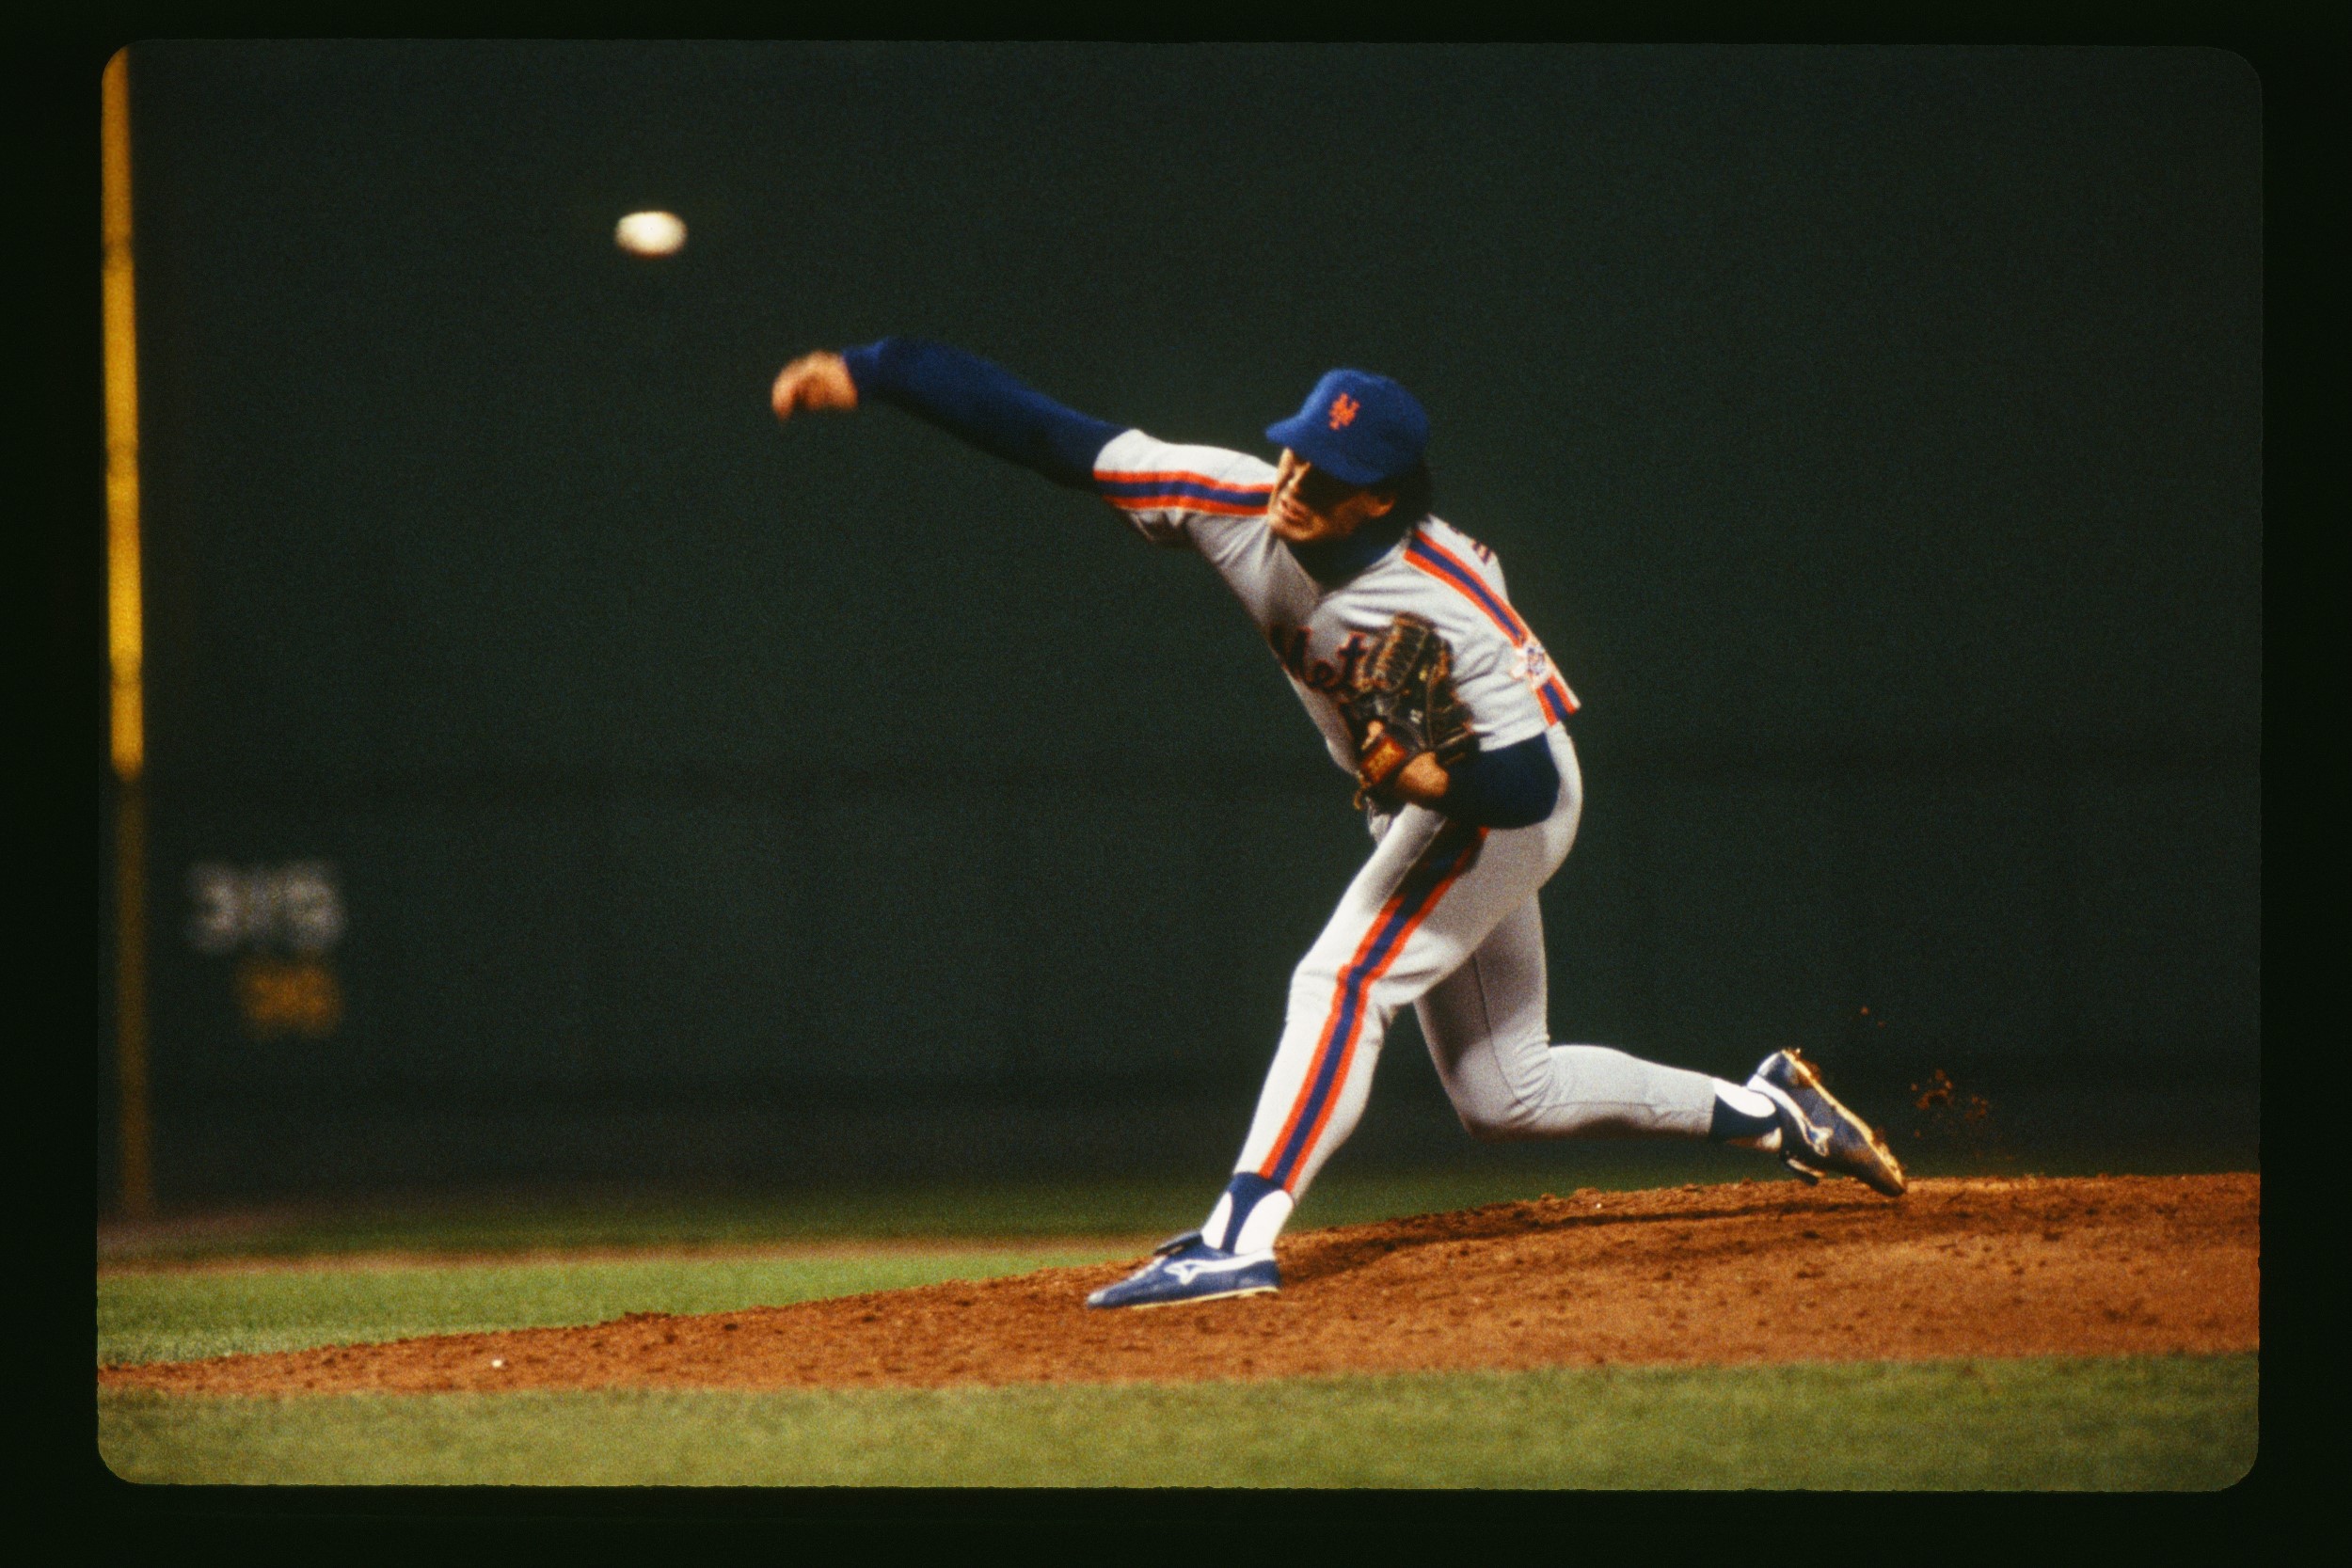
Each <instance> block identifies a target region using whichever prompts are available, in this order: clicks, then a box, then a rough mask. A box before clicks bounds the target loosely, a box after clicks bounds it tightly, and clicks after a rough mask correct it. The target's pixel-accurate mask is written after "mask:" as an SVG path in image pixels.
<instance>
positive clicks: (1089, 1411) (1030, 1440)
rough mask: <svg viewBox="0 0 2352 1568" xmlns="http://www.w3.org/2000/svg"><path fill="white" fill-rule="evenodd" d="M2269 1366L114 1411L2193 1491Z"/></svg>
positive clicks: (592, 1462) (1436, 1481) (572, 1449)
mask: <svg viewBox="0 0 2352 1568" xmlns="http://www.w3.org/2000/svg"><path fill="white" fill-rule="evenodd" d="M2256 1384H2257V1362H2256V1358H2255V1357H2254V1356H2253V1355H2250V1354H2249V1355H2230V1356H2209V1357H2191V1356H2173V1357H2163V1358H2139V1359H2128V1360H2126V1359H2102V1360H2030V1361H1951V1362H1929V1363H1911V1364H1904V1363H1871V1364H1857V1365H1811V1366H1796V1367H1776V1368H1739V1369H1705V1370H1681V1369H1673V1370H1668V1369H1638V1370H1636V1369H1622V1370H1550V1371H1535V1372H1512V1373H1503V1372H1486V1373H1463V1374H1444V1375H1426V1374H1416V1375H1409V1376H1390V1377H1348V1378H1312V1379H1295V1380H1289V1381H1282V1382H1266V1383H1212V1384H1195V1385H1141V1386H1118V1387H1065V1388H1049V1387H1039V1386H1022V1387H1013V1388H1001V1389H941V1390H885V1391H855V1392H850V1391H825V1392H811V1393H787V1394H725V1393H672V1392H650V1391H630V1392H607V1393H575V1394H504V1395H466V1394H451V1395H429V1396H406V1397H391V1396H347V1397H335V1398H326V1397H310V1398H299V1399H285V1400H270V1399H217V1398H214V1399H206V1398H184V1397H183V1398H174V1397H170V1396H163V1395H153V1394H145V1393H122V1394H106V1395H102V1396H101V1397H100V1400H99V1405H98V1415H99V1448H100V1451H101V1452H102V1453H103V1456H104V1457H105V1460H106V1462H107V1464H108V1465H111V1466H112V1467H113V1468H114V1470H115V1471H116V1473H117V1474H119V1475H121V1476H123V1477H125V1478H126V1479H129V1480H132V1481H169V1482H179V1481H191V1482H229V1483H242V1482H278V1483H292V1484H344V1485H352V1484H371V1483H384V1482H389V1483H431V1484H470V1483H488V1484H567V1485H637V1484H662V1485H779V1484H781V1485H832V1486H873V1485H894V1486H1303V1487H1323V1486H1343V1487H1352V1486H1393V1487H1418V1486H1436V1487H1455V1486H1472V1487H1597V1488H1645V1489H1646V1488H1673V1487H1710V1488H1735V1487H1801V1488H1823V1489H1841V1490H1842V1489H1870V1488H1888V1487H1892V1488H1906V1489H1926V1490H1942V1489H1964V1490H1979V1489H2092V1490H2135V1491H2137V1490H2200V1489H2210V1488H2217V1487H2222V1486H2227V1485H2229V1484H2230V1483H2232V1482H2233V1481H2236V1480H2237V1479H2238V1478H2239V1477H2241V1476H2243V1475H2244V1474H2245V1473H2246V1471H2247V1469H2248V1467H2249V1465H2251V1464H2252V1462H2253V1457H2254V1450H2255V1439H2256V1422H2255V1388H2256Z"/></svg>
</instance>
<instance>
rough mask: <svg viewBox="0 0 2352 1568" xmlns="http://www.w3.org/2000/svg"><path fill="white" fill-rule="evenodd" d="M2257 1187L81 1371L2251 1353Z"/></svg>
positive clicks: (1759, 1223)
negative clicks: (1229, 1279)
mask: <svg viewBox="0 0 2352 1568" xmlns="http://www.w3.org/2000/svg"><path fill="white" fill-rule="evenodd" d="M2261 1199H2262V1183H2261V1178H2260V1177H2259V1176H2256V1175H2252V1174H2233V1175H2220V1176H2172V1177H2100V1178H2090V1179H2074V1178H2068V1179H2055V1178H2050V1179H2045V1178H2030V1177H2028V1178H2019V1179H2003V1180H1988V1179H1964V1180H1963V1179H1953V1180H1927V1181H1920V1182H1917V1183H1915V1185H1914V1186H1913V1188H1912V1190H1911V1192H1910V1193H1909V1194H1908V1195H1907V1196H1904V1197H1901V1198H1894V1199H1890V1198H1883V1197H1880V1196H1877V1195H1875V1194H1873V1193H1870V1192H1868V1191H1867V1190H1866V1189H1864V1188H1863V1187H1861V1186H1859V1185H1858V1184H1856V1183H1854V1182H1851V1181H1836V1182H1831V1183H1828V1184H1825V1185H1823V1186H1821V1187H1819V1188H1806V1187H1804V1186H1800V1185H1798V1184H1796V1183H1793V1182H1788V1181H1767V1182H1745V1181H1743V1182H1740V1183H1737V1184H1734V1185H1727V1186H1712V1187H1681V1188H1674V1189H1666V1190H1660V1191H1653V1192H1635V1193H1623V1192H1609V1193H1604V1192H1595V1191H1580V1192H1576V1193H1571V1194H1569V1195H1567V1196H1549V1195H1547V1196H1543V1197H1540V1198H1534V1199H1530V1200H1528V1201H1525V1202H1520V1203H1506V1204H1497V1205H1492V1206H1490V1207H1486V1208H1483V1209H1472V1210H1467V1211H1464V1212H1458V1213H1450V1214H1431V1215H1423V1216H1420V1217H1417V1218H1413V1219H1405V1220H1391V1221H1386V1222H1383V1223H1380V1224H1376V1225H1359V1226H1347V1227H1335V1228H1332V1229H1327V1230H1312V1231H1305V1232H1301V1233H1299V1234H1297V1235H1296V1236H1295V1237H1293V1238H1291V1239H1290V1240H1288V1241H1287V1242H1285V1243H1283V1246H1282V1248H1281V1263H1282V1275H1283V1288H1282V1290H1281V1291H1280V1292H1279V1294H1276V1295H1268V1296H1251V1297H1244V1298H1240V1299H1237V1300H1232V1301H1224V1302H1213V1303H1208V1304H1204V1305H1200V1306H1193V1307H1171V1308H1166V1309H1162V1310H1156V1311H1147V1312H1092V1311H1089V1310H1088V1309H1087V1308H1086V1307H1085V1306H1084V1305H1083V1300H1084V1297H1085V1294H1086V1292H1087V1291H1089V1290H1091V1289H1093V1288H1094V1287H1096V1286H1098V1285H1101V1284H1104V1283H1105V1282H1107V1281H1109V1280H1112V1279H1116V1278H1118V1277H1119V1276H1120V1275H1122V1274H1124V1273H1126V1272H1127V1271H1128V1270H1129V1269H1130V1268H1132V1267H1134V1264H1133V1263H1119V1264H1104V1265H1097V1266H1093V1267H1087V1268H1064V1269H1045V1270H1041V1271H1039V1272H1037V1273H1034V1274H1028V1275H1019V1276H1017V1277H1012V1278H1004V1279H993V1280H985V1281H978V1282H970V1283H963V1282H957V1283H948V1284H942V1285H930V1286H924V1287H921V1288H919V1289H915V1290H903V1291H879V1292H874V1293H871V1294H866V1295H857V1296H843V1297H835V1298H832V1299H829V1300H823V1301H811V1302H803V1303H799V1304H796V1305H793V1306H789V1307H753V1308H746V1309H743V1310H739V1311H731V1312H720V1313H710V1314H706V1315H700V1316H691V1317H682V1316H672V1315H669V1314H664V1313H652V1312H648V1313H635V1314H631V1315H630V1316H628V1317H626V1318H622V1319H618V1320H616V1321H613V1322H611V1323H597V1324H594V1325H591V1326H586V1327H578V1328H533V1329H517V1330H512V1331H508V1332H504V1333H495V1334H455V1335H444V1336H437V1337H433V1338H416V1339H403V1340H397V1341H393V1342H391V1343H388V1344H373V1345H357V1346H344V1347H336V1348H325V1349H317V1350H306V1351H294V1352H286V1353H281V1354H255V1355H230V1356H222V1357H219V1358H217V1359H214V1360H206V1361H183V1362H153V1363H147V1364H142V1365H135V1366H112V1367H103V1368H101V1369H100V1370H99V1374H98V1381H99V1384H100V1386H103V1387H115V1388H134V1387H135V1388H152V1389H158V1390H163V1391H167V1392H172V1393H208V1394H305V1393H318V1394H335V1393H359V1392H375V1393H435V1392H448V1391H460V1390H469V1391H480V1392H492V1391H512V1390H516V1389H524V1388H533V1389H557V1388H611V1387H669V1388H733V1389H759V1388H806V1387H825V1386H843V1387H877V1386H899V1387H909V1386H913V1387H921V1386H944V1385H953V1384H1009V1383H1107V1382H1124V1381H1152V1382H1174V1381H1189V1380H1196V1379H1204V1378H1253V1377H1293V1376H1302V1375H1309V1374H1317V1373H1339V1372H1392V1371H1436V1370H1470V1369H1476V1368H1493V1369H1506V1370H1510V1369H1526V1368H1535V1367H1559V1366H1582V1367H1590V1366H1604V1365H1613V1364H1614V1365H1632V1364H1682V1365H1692V1364H1705V1363H1714V1364H1733V1363H1745V1364H1756V1363H1764V1362H1780V1361H1862V1360H1914V1359H1928V1358H1941V1357H1952V1356H2017V1355H2147V1354H2170V1353H2199V1354H2211V1353H2222V1352H2236V1351H2248V1350H2252V1349H2255V1348H2257V1345H2258V1338H2259V1330H2258V1323H2259V1305H2260V1294H2261V1291H2260V1283H2261V1274H2260V1248H2261Z"/></svg>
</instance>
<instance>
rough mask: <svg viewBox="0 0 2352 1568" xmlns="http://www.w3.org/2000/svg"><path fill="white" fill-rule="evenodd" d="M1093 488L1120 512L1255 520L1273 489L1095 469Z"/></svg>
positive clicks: (1179, 474) (1176, 474)
mask: <svg viewBox="0 0 2352 1568" xmlns="http://www.w3.org/2000/svg"><path fill="white" fill-rule="evenodd" d="M1094 487H1095V488H1096V489H1097V490H1099V491H1101V492H1102V493H1103V496H1104V499H1106V500H1108V501H1109V502H1110V503H1111V504H1112V505H1113V506H1116V507H1118V508H1119V509H1120V511H1122V512H1160V511H1182V512H1212V513H1216V514H1219V515H1224V516H1231V517H1254V516H1256V515H1258V514H1259V513H1261V512H1263V511H1264V510H1265V508H1266V500H1267V499H1268V498H1269V497H1271V496H1272V495H1273V494H1274V486H1273V485H1272V484H1271V483H1265V484H1235V483H1232V482H1231V481H1228V480H1221V479H1212V478H1211V477H1210V476H1208V475H1207V474H1202V473H1194V472H1192V471H1190V470H1188V469H1184V468H1170V469H1162V470H1158V471H1154V472H1148V473H1145V472H1136V471H1133V470H1126V469H1119V468H1098V469H1096V470H1095V474H1094Z"/></svg>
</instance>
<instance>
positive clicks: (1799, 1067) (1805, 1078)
mask: <svg viewBox="0 0 2352 1568" xmlns="http://www.w3.org/2000/svg"><path fill="white" fill-rule="evenodd" d="M1788 1065H1789V1066H1791V1067H1793V1068H1794V1069H1796V1074H1795V1076H1796V1080H1797V1082H1798V1083H1800V1084H1803V1085H1804V1086H1805V1087H1806V1088H1808V1089H1810V1090H1812V1091H1813V1092H1814V1093H1815V1094H1818V1095H1820V1097H1821V1098H1822V1099H1823V1100H1826V1101H1829V1102H1830V1104H1831V1105H1832V1106H1834V1107H1835V1108H1836V1111H1837V1114H1838V1115H1839V1116H1841V1117H1845V1118H1846V1119H1847V1120H1848V1121H1850V1122H1851V1123H1853V1124H1854V1125H1855V1126H1856V1127H1859V1128H1861V1129H1862V1135H1863V1142H1865V1143H1867V1144H1868V1145H1869V1146H1870V1152H1871V1153H1873V1154H1875V1155H1877V1156H1878V1157H1879V1159H1880V1161H1881V1162H1882V1163H1883V1164H1884V1165H1885V1166H1886V1168H1887V1171H1888V1172H1889V1173H1890V1174H1891V1175H1892V1176H1893V1177H1894V1179H1895V1190H1894V1191H1893V1192H1891V1193H1890V1192H1887V1191H1886V1189H1885V1188H1883V1187H1882V1186H1880V1185H1879V1184H1878V1183H1877V1182H1875V1181H1867V1180H1863V1178H1861V1177H1859V1176H1856V1177H1855V1178H1854V1180H1857V1181H1861V1182H1862V1184H1863V1185H1864V1186H1866V1187H1867V1188H1869V1189H1870V1190H1871V1191H1872V1192H1875V1193H1881V1194H1883V1195H1884V1196H1888V1197H1900V1196H1902V1195H1903V1194H1904V1193H1907V1192H1909V1191H1910V1190H1911V1178H1909V1177H1908V1176H1905V1175H1904V1174H1903V1167H1902V1162H1901V1161H1899V1160H1898V1159H1896V1158H1895V1151H1894V1150H1893V1149H1891V1148H1887V1147H1886V1140H1885V1139H1884V1138H1883V1137H1881V1136H1879V1130H1878V1129H1877V1128H1875V1127H1873V1126H1871V1125H1870V1124H1869V1123H1868V1122H1867V1121H1865V1120H1863V1119H1862V1118H1861V1117H1858V1116H1855V1115H1854V1114H1853V1112H1852V1111H1851V1110H1850V1109H1849V1108H1848V1107H1847V1105H1846V1102H1845V1101H1842V1100H1840V1099H1838V1098H1837V1097H1836V1095H1834V1094H1832V1093H1830V1092H1829V1088H1828V1086H1827V1085H1824V1084H1823V1083H1822V1082H1821V1075H1820V1073H1818V1072H1816V1071H1814V1070H1813V1064H1812V1063H1811V1062H1808V1061H1806V1060H1805V1059H1804V1057H1803V1056H1800V1055H1798V1054H1797V1053H1795V1052H1794V1051H1791V1052H1789V1053H1788ZM1797 1174H1798V1175H1800V1176H1802V1175H1804V1172H1803V1171H1799V1172H1798V1173H1797ZM1814 1180H1817V1181H1818V1180H1820V1178H1819V1177H1816V1178H1814Z"/></svg>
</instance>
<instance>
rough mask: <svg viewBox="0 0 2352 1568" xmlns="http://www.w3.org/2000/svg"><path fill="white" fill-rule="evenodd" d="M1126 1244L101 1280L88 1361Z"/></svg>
mask: <svg viewBox="0 0 2352 1568" xmlns="http://www.w3.org/2000/svg"><path fill="white" fill-rule="evenodd" d="M1135 1250H1136V1249H1135V1248H1132V1247H1130V1248H1126V1249H1123V1250H1122V1249H1120V1248H1102V1247H1097V1248H1092V1249H1077V1250H1072V1249H1066V1248H1064V1249H1052V1250H1046V1249H1039V1248H1023V1249H1015V1250H1006V1249H993V1250H981V1249H977V1248H970V1247H966V1248H961V1249H958V1248H949V1247H942V1248H939V1249H936V1250H930V1249H927V1250H925V1251H922V1252H910V1253H904V1254H874V1255H869V1256H865V1257H850V1258H837V1259H835V1258H704V1259H688V1258H644V1259H583V1260H572V1261H557V1262H531V1263H520V1262H516V1263H471V1264H443V1265H437V1266H420V1267H414V1268H409V1267H401V1268H358V1269H355V1268H351V1267H348V1266H345V1265H341V1264H337V1263H333V1262H331V1261H329V1262H323V1263H322V1264H321V1265H320V1266H318V1267H315V1268H303V1267H296V1266H287V1267H283V1268H276V1269H269V1270H257V1271H250V1272H246V1271H235V1272H231V1271H225V1270H224V1271H213V1270H206V1271H202V1272H197V1271H178V1270H172V1271H159V1272H156V1273H152V1274H145V1273H119V1274H110V1275H102V1276H101V1277H100V1279H99V1281H98V1360H99V1362H100V1363H101V1364H104V1363H109V1362H126V1361H183V1360H194V1359H196V1358H199V1357H201V1356H211V1355H229V1354H234V1353H237V1352H240V1351H277V1350H300V1349H305V1348H308V1347H310V1346H312V1345H347V1344H361V1343H367V1342H372V1341H377V1340H384V1339H399V1338H407V1337H409V1336H411V1335H418V1334H465V1333H472V1332H477V1331H481V1330H487V1329H500V1328H534V1327H544V1326H548V1325H553V1324H560V1323H604V1322H607V1321H609V1320H611V1319H613V1318H617V1317H620V1316H621V1315H622V1314H624V1313H628V1312H723V1311H726V1310H728V1309H730V1308H733V1307H753V1306H769V1307H778V1306H782V1305H784V1304H785V1303H787V1302H794V1301H808V1300H812V1299H814V1298H816V1297H818V1296H840V1295H854V1294H856V1293H858V1292H859V1291H888V1290H897V1289H899V1288H902V1287H905V1286H909V1285H929V1284H931V1283H933V1282H935V1281H938V1280H942V1279H985V1278H989V1277H991V1276H993V1275H1009V1274H1025V1273H1027V1272H1028V1271H1030V1270H1031V1269H1041V1268H1051V1267H1055V1266H1057V1265H1064V1264H1072V1263H1091V1262H1097V1261H1100V1260H1102V1259H1107V1258H1118V1257H1122V1256H1128V1255H1131V1254H1132V1253H1133V1252H1134V1251H1135Z"/></svg>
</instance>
